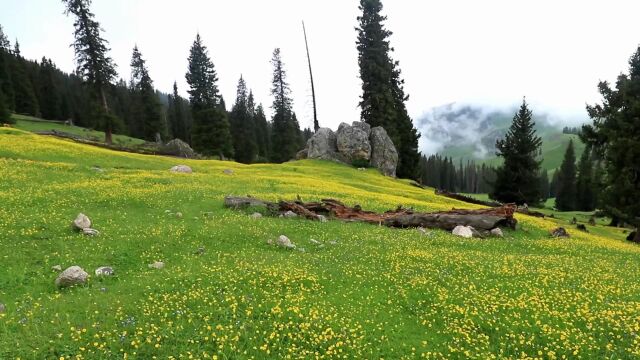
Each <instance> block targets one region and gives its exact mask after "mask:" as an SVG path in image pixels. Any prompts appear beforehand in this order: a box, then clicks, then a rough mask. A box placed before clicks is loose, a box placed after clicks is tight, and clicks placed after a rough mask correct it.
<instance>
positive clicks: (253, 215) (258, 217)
mask: <svg viewBox="0 0 640 360" xmlns="http://www.w3.org/2000/svg"><path fill="white" fill-rule="evenodd" d="M250 216H251V218H252V219H254V220H255V219H260V218H261V217H262V214H260V213H259V212H255V213H253V214H251V215H250Z"/></svg>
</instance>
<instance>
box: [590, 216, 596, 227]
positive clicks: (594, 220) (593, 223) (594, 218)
mask: <svg viewBox="0 0 640 360" xmlns="http://www.w3.org/2000/svg"><path fill="white" fill-rule="evenodd" d="M589 225H591V226H596V217H595V216H592V217H590V218H589Z"/></svg>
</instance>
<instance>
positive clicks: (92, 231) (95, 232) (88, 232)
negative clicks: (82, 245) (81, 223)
mask: <svg viewBox="0 0 640 360" xmlns="http://www.w3.org/2000/svg"><path fill="white" fill-rule="evenodd" d="M82 233H83V234H85V235H87V236H98V235H100V231H98V230H96V229H92V228H84V229H82Z"/></svg>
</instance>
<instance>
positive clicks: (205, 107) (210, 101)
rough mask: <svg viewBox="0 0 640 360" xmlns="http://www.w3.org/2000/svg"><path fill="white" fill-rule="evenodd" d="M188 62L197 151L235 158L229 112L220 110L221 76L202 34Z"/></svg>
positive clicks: (192, 133)
mask: <svg viewBox="0 0 640 360" xmlns="http://www.w3.org/2000/svg"><path fill="white" fill-rule="evenodd" d="M188 60H189V70H188V72H187V74H186V79H187V83H188V84H189V87H190V90H189V101H190V104H191V114H192V116H193V128H192V131H191V141H192V144H193V148H194V149H195V150H196V151H198V152H199V153H201V154H204V155H217V156H219V157H220V158H221V159H224V158H225V157H233V145H232V142H231V132H230V130H229V120H228V119H227V113H226V112H225V111H224V110H222V109H220V95H219V93H218V86H217V81H218V76H217V75H216V71H215V69H214V66H213V62H212V61H211V59H210V58H209V54H208V51H207V47H206V46H204V44H202V39H201V38H200V34H198V35H197V36H196V40H195V41H194V42H193V45H192V46H191V50H190V53H189V59H188Z"/></svg>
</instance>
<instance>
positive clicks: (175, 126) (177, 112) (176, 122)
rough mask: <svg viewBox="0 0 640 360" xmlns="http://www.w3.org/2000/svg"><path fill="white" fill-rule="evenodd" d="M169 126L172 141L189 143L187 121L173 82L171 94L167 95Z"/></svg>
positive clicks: (175, 84) (176, 85) (176, 86)
mask: <svg viewBox="0 0 640 360" xmlns="http://www.w3.org/2000/svg"><path fill="white" fill-rule="evenodd" d="M168 116H169V125H170V127H171V135H172V136H173V138H174V139H180V140H183V141H187V142H188V141H189V136H188V135H187V119H186V118H185V114H184V107H183V103H182V98H181V97H180V95H179V94H178V84H177V82H175V81H174V82H173V94H171V95H169V110H168Z"/></svg>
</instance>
